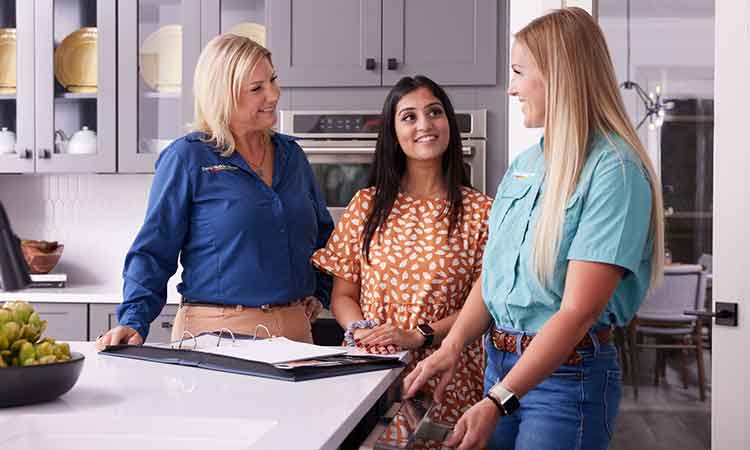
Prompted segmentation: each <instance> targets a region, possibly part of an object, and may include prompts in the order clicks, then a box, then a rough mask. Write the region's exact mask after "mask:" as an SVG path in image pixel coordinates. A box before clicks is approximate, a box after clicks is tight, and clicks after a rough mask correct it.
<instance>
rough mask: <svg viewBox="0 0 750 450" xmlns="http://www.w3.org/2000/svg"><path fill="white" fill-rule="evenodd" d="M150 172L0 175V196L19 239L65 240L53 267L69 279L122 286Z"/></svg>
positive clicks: (97, 284) (145, 195)
mask: <svg viewBox="0 0 750 450" xmlns="http://www.w3.org/2000/svg"><path fill="white" fill-rule="evenodd" d="M152 178H153V176H152V175H124V174H119V175H95V174H91V175H0V202H2V203H3V205H4V206H5V208H6V210H7V212H8V216H9V218H10V221H11V226H12V227H13V230H14V231H15V233H16V234H17V235H18V237H20V238H21V239H44V240H49V241H58V242H60V243H62V244H63V245H65V249H64V250H63V256H62V258H61V259H60V263H59V264H58V266H57V267H56V268H55V270H54V272H59V273H67V274H68V280H69V283H70V284H71V285H79V286H80V285H87V286H88V285H91V286H97V287H103V288H109V289H112V290H120V289H121V288H122V269H123V263H124V261H125V254H126V253H127V251H128V249H129V248H130V244H132V242H133V239H134V238H135V235H136V233H137V232H138V230H139V228H140V226H141V223H142V222H143V216H144V214H145V212H146V202H147V199H148V190H149V188H150V186H151V179H152ZM174 284H176V279H173V281H172V283H171V285H172V286H174Z"/></svg>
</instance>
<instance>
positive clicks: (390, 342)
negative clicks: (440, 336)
mask: <svg viewBox="0 0 750 450" xmlns="http://www.w3.org/2000/svg"><path fill="white" fill-rule="evenodd" d="M423 342H424V336H422V335H421V334H420V333H419V331H417V330H404V329H403V328H399V327H396V326H393V325H391V324H383V325H380V326H378V327H375V328H373V330H372V333H370V334H369V335H367V337H366V338H364V339H362V340H361V341H359V342H358V343H357V344H358V345H359V346H364V347H388V346H394V347H396V348H398V349H401V350H413V349H416V348H419V347H421V346H422V343H423Z"/></svg>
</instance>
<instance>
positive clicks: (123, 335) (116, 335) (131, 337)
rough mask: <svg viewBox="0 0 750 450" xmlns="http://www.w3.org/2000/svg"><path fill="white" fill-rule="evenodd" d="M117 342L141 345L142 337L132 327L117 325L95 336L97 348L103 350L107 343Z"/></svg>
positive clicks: (113, 343) (115, 343)
mask: <svg viewBox="0 0 750 450" xmlns="http://www.w3.org/2000/svg"><path fill="white" fill-rule="evenodd" d="M117 344H130V345H141V344H143V337H142V336H141V335H140V334H139V333H138V332H137V331H135V330H134V329H132V328H130V327H126V326H122V325H119V326H116V327H114V328H112V329H111V330H109V331H107V332H106V333H104V335H102V336H99V337H98V338H96V349H97V350H104V347H106V346H108V345H117Z"/></svg>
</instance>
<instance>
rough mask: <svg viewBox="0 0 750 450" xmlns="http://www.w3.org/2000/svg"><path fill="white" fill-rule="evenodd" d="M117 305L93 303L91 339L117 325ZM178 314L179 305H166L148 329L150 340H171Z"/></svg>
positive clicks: (90, 322)
mask: <svg viewBox="0 0 750 450" xmlns="http://www.w3.org/2000/svg"><path fill="white" fill-rule="evenodd" d="M116 309H117V305H112V304H91V305H90V315H89V339H91V340H92V341H93V340H95V339H96V337H97V336H99V335H100V334H103V333H105V332H106V331H107V330H109V329H111V328H114V327H116V326H117V314H116V312H115V311H116ZM176 315H177V305H166V306H165V307H164V309H163V310H162V311H161V314H159V315H158V316H157V317H156V319H155V320H154V321H153V322H151V326H150V327H149V331H148V338H147V339H148V342H169V341H170V340H171V337H172V326H173V325H174V318H175V316H176Z"/></svg>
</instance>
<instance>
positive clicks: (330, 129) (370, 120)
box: [293, 113, 383, 134]
mask: <svg viewBox="0 0 750 450" xmlns="http://www.w3.org/2000/svg"><path fill="white" fill-rule="evenodd" d="M382 123H383V118H382V117H381V116H380V114H304V113H301V114H300V113H298V114H295V115H294V122H293V127H294V131H295V132H296V133H338V134H351V133H378V132H379V131H380V127H381V126H382Z"/></svg>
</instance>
